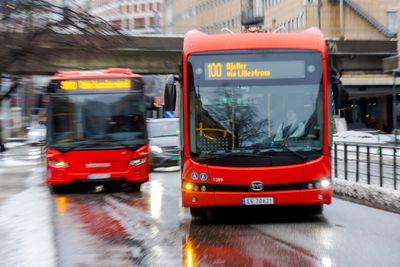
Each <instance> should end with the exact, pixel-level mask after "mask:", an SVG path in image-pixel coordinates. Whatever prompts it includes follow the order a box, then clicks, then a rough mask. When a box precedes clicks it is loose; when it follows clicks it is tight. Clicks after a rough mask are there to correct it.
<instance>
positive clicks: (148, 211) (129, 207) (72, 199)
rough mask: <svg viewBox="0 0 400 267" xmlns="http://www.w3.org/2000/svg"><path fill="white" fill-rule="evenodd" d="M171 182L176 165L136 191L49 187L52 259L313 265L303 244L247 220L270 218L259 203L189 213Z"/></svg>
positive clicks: (113, 263)
mask: <svg viewBox="0 0 400 267" xmlns="http://www.w3.org/2000/svg"><path fill="white" fill-rule="evenodd" d="M179 183H180V181H179V173H178V172H164V173H153V174H152V176H151V182H149V183H147V184H145V185H143V186H142V190H141V192H119V190H116V188H107V187H104V188H103V190H101V191H100V192H97V191H99V190H98V187H93V188H92V187H87V188H84V189H82V188H77V187H74V188H70V190H68V192H67V193H64V194H56V195H53V198H54V210H55V213H56V215H57V216H56V218H55V230H56V233H57V234H56V240H57V244H58V251H59V257H60V265H61V266H160V265H164V266H209V265H217V266H294V265H301V266H321V261H320V259H318V258H317V257H315V256H314V255H312V254H311V253H310V252H308V251H306V250H304V249H301V248H298V247H296V246H293V245H291V244H288V243H285V242H284V241H281V240H278V239H276V238H273V237H271V236H268V235H265V234H262V233H260V232H259V231H257V230H256V229H254V228H252V227H250V226H249V224H251V223H253V224H254V223H257V222H263V223H265V222H268V220H269V219H268V218H271V216H266V217H264V218H263V216H260V211H257V212H256V213H255V212H254V211H253V210H241V209H226V210H222V211H218V210H214V211H212V212H211V214H210V216H209V219H207V220H204V221H198V220H191V217H190V215H189V213H188V211H187V210H186V209H182V208H181V207H180V190H179ZM266 212H268V213H271V212H273V213H275V216H273V217H274V218H275V219H274V220H275V222H276V220H278V221H279V220H284V221H287V220H291V219H290V218H288V217H287V216H284V217H279V214H280V213H279V211H276V210H271V209H270V210H267V211H266ZM312 220H314V219H312ZM318 220H319V219H318ZM318 220H317V221H318Z"/></svg>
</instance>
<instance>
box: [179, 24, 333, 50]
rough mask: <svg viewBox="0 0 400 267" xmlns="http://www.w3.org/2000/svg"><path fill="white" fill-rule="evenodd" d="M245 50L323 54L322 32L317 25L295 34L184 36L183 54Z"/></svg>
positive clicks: (196, 34)
mask: <svg viewBox="0 0 400 267" xmlns="http://www.w3.org/2000/svg"><path fill="white" fill-rule="evenodd" d="M246 49H304V50H317V51H320V52H321V53H322V54H323V55H325V54H326V44H325V39H324V36H323V34H322V32H321V31H320V30H319V29H317V28H310V29H308V30H306V31H302V32H295V33H286V32H285V33H283V32H267V33H266V32H257V33H233V34H229V33H224V34H213V35H209V34H205V33H203V32H200V31H197V30H192V31H189V32H188V33H187V34H186V35H185V39H184V44H183V51H184V56H188V55H189V54H190V53H194V52H207V51H224V50H246Z"/></svg>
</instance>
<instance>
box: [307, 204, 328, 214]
mask: <svg viewBox="0 0 400 267" xmlns="http://www.w3.org/2000/svg"><path fill="white" fill-rule="evenodd" d="M323 211H324V205H323V204H318V205H308V206H307V213H308V214H310V215H320V214H322V213H323Z"/></svg>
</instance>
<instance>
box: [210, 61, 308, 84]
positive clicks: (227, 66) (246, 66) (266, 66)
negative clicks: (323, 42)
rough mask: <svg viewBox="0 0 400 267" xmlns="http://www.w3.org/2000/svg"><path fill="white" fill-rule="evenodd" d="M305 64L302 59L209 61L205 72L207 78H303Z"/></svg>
mask: <svg viewBox="0 0 400 267" xmlns="http://www.w3.org/2000/svg"><path fill="white" fill-rule="evenodd" d="M304 65H305V62H304V61H302V60H293V61H253V62H239V61H231V62H207V63H205V71H204V72H205V79H206V80H244V79H246V80H248V79H250V80H251V79H258V80H260V79H302V78H305V66H304Z"/></svg>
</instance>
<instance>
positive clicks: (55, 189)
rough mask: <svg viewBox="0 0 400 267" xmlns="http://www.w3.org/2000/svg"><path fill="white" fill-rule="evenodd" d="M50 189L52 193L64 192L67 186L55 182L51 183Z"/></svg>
mask: <svg viewBox="0 0 400 267" xmlns="http://www.w3.org/2000/svg"><path fill="white" fill-rule="evenodd" d="M49 189H50V193H51V194H60V193H63V192H64V190H65V186H63V185H59V184H53V185H49Z"/></svg>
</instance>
